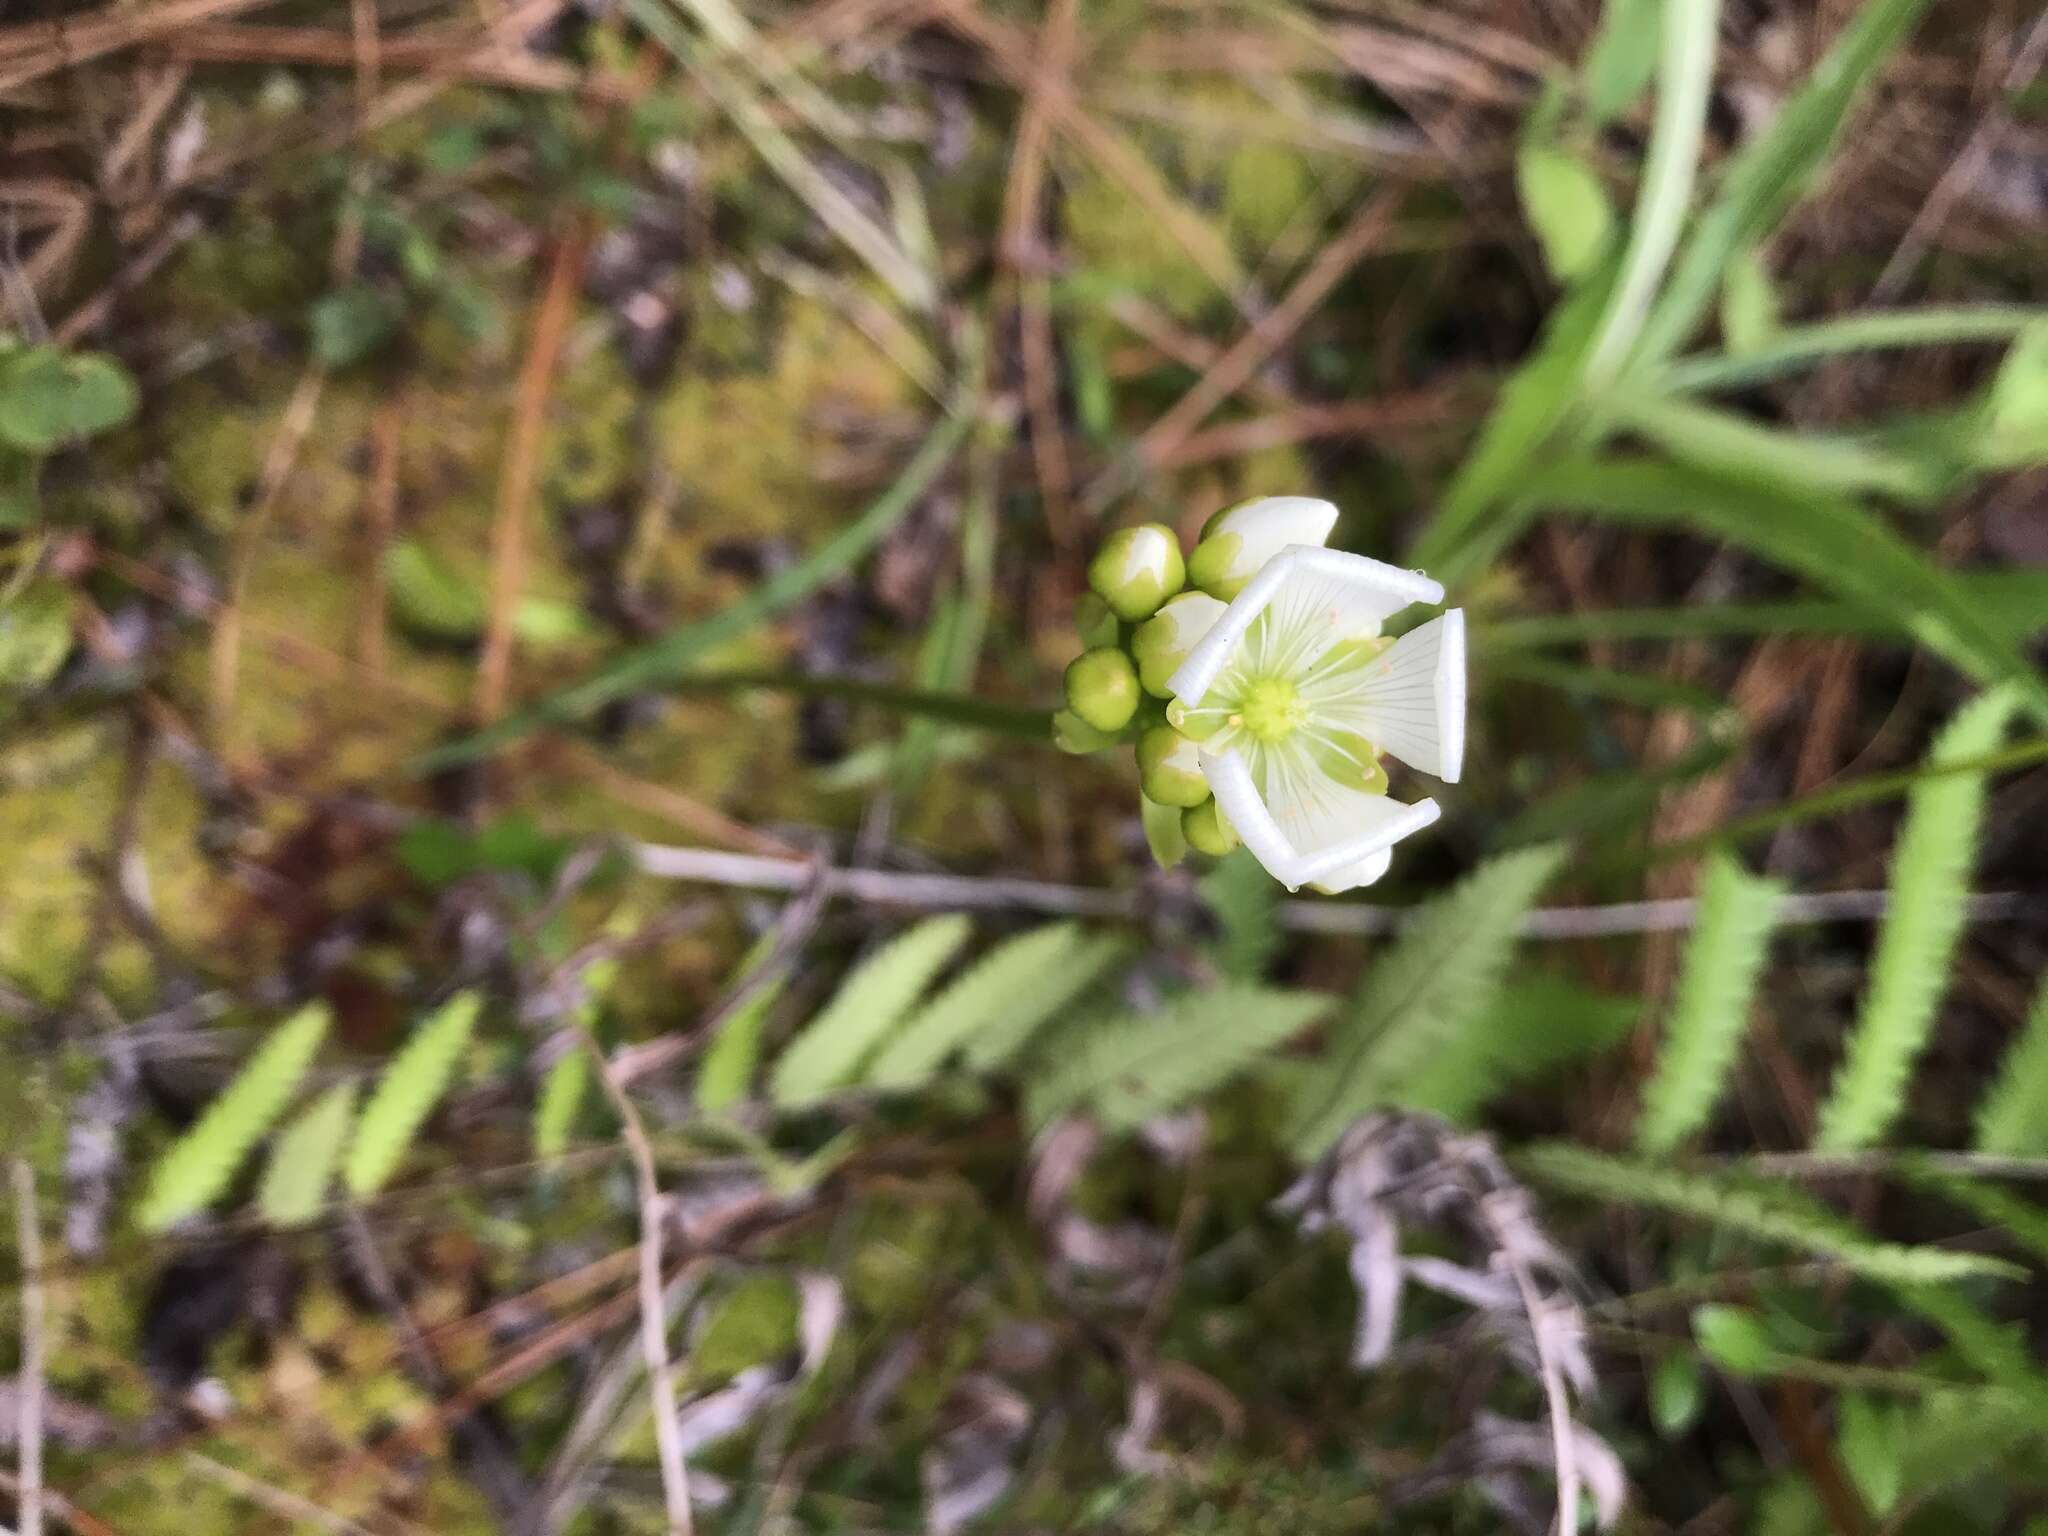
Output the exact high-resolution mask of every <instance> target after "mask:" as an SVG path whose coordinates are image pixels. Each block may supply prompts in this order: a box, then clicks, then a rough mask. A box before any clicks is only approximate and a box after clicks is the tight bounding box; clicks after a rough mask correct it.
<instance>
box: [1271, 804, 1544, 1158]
mask: <svg viewBox="0 0 2048 1536" xmlns="http://www.w3.org/2000/svg"><path fill="white" fill-rule="evenodd" d="M1563 858H1564V850H1563V848H1562V847H1559V846H1557V845H1554V844H1553V845H1546V846H1543V847H1538V848H1524V849H1519V850H1517V851H1516V852H1514V853H1510V854H1505V855H1503V856H1502V857H1500V858H1497V859H1493V860H1491V861H1490V862H1488V863H1486V864H1482V865H1481V866H1480V867H1479V868H1478V869H1476V870H1474V871H1473V872H1472V873H1471V874H1469V875H1467V876H1466V877H1465V878H1464V879H1463V880H1461V881H1459V882H1458V884H1457V885H1456V886H1455V887H1453V888H1452V889H1451V890H1450V891H1449V892H1447V893H1446V894H1444V895H1442V896H1440V897H1438V898H1437V899H1436V900H1434V901H1432V902H1431V903H1430V904H1429V905H1428V906H1427V907H1426V908H1424V909H1423V911H1422V914H1421V916H1420V917H1419V918H1418V919H1417V921H1416V922H1415V924H1414V925H1413V926H1412V927H1410V928H1409V929H1408V930H1407V931H1406V932H1404V933H1403V934H1402V935H1401V937H1400V938H1398V939H1397V940H1395V941H1394V944H1393V947H1392V948H1391V949H1390V950H1388V951H1387V952H1386V953H1384V954H1383V955H1381V956H1380V957H1379V958H1378V959H1376V960H1375V961H1374V962H1373V965H1372V968H1371V969H1370V970H1368V971H1367V972H1366V976H1365V982H1364V985H1363V986H1362V987H1361V988H1360V989H1359V993H1358V1002H1357V1004H1356V1005H1355V1006H1354V1007H1353V1008H1352V1010H1351V1012H1350V1014H1349V1015H1348V1016H1347V1017H1345V1018H1344V1019H1342V1020H1340V1021H1339V1023H1338V1025H1337V1027H1336V1028H1335V1029H1334V1030H1333V1031H1332V1033H1331V1039H1330V1044H1329V1047H1328V1049H1327V1050H1326V1052H1325V1056H1324V1059H1325V1061H1326V1063H1327V1064H1328V1070H1327V1071H1326V1072H1324V1073H1323V1074H1321V1075H1320V1076H1319V1077H1317V1078H1316V1079H1314V1080H1312V1081H1311V1082H1310V1084H1309V1089H1308V1092H1307V1094H1306V1096H1305V1097H1304V1098H1302V1099H1299V1100H1297V1101H1296V1103H1295V1106H1294V1117H1293V1129H1292V1130H1291V1132H1290V1134H1289V1140H1290V1142H1291V1143H1292V1145H1293V1147H1294V1150H1295V1152H1296V1153H1297V1154H1298V1155H1300V1156H1301V1157H1303V1158H1312V1157H1315V1156H1316V1155H1318V1154H1319V1153H1320V1152H1322V1150H1323V1149H1324V1148H1325V1147H1327V1146H1329V1144H1330V1143H1331V1142H1333V1141H1335V1140H1336V1139H1337V1137H1338V1136H1340V1135H1342V1134H1343V1131H1344V1127H1345V1126H1347V1125H1349V1124H1350V1123H1351V1122H1352V1121H1353V1120H1354V1119H1356V1118H1357V1117H1358V1116H1359V1115H1361V1114H1363V1113H1365V1111H1366V1110H1368V1109H1370V1108H1372V1106H1373V1105H1375V1104H1378V1103H1384V1102H1387V1101H1389V1100H1390V1099H1391V1098H1392V1097H1393V1096H1394V1095H1395V1094H1396V1093H1397V1092H1398V1090H1399V1088H1400V1086H1401V1084H1403V1083H1404V1082H1408V1081H1411V1080H1412V1079H1413V1078H1414V1077H1415V1075H1416V1074H1417V1073H1418V1072H1420V1071H1421V1070H1422V1069H1423V1068H1424V1067H1425V1066H1426V1065H1427V1064H1428V1063H1429V1061H1430V1059H1431V1057H1432V1056H1436V1055H1437V1054H1438V1053H1440V1052H1443V1051H1445V1050H1446V1049H1448V1048H1449V1043H1450V1042H1451V1041H1453V1040H1454V1039H1456V1038H1457V1036H1458V1035H1459V1034H1460V1033H1461V1032H1463V1031H1466V1030H1469V1029H1472V1028H1475V1027H1477V1026H1478V1025H1479V1023H1480V1022H1481V1021H1482V1019H1483V1017H1484V1015H1485V1013H1486V1010H1487V1007H1488V1005H1489V1004H1490V1003H1491V1002H1492V1001H1493V999H1494V997H1495V995H1496V994H1497V993H1498V992H1499V990H1500V979H1501V974H1502V972H1503V971H1504V970H1505V969H1506V968H1507V963H1508V956H1509V955H1510V954H1511V953H1512V952H1513V950H1514V947H1515V935H1516V933H1517V931H1518V930H1519V929H1520V927H1521V923H1522V918H1523V916H1524V915H1525V914H1526V913H1527V912H1528V910H1529V908H1530V907H1531V906H1532V905H1534V904H1535V901H1536V896H1537V893H1538V892H1540V891H1541V890H1542V889H1543V886H1544V884H1545V882H1547V881H1548V880H1549V879H1550V877H1551V875H1552V874H1553V873H1555V872H1556V870H1557V867H1558V864H1559V863H1560V862H1561V861H1562V860H1563Z"/></svg>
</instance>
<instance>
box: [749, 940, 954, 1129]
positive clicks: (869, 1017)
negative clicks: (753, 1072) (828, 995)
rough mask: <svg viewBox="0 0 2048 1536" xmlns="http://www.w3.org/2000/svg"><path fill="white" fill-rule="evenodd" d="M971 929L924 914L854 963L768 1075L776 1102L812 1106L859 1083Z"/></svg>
mask: <svg viewBox="0 0 2048 1536" xmlns="http://www.w3.org/2000/svg"><path fill="white" fill-rule="evenodd" d="M972 932H973V929H972V928H971V927H970V926H969V924H968V921H967V919H966V918H964V917H961V916H959V915H958V914H954V915H952V916H948V917H933V918H927V919H925V920H924V921H923V922H921V923H919V924H918V925H917V926H916V927H914V928H912V929H910V930H909V931H908V932H907V933H903V934H899V935H898V936H897V937H896V938H894V939H891V940H890V941H889V942H888V943H887V944H884V945H883V946H882V947H881V948H880V949H879V950H877V951H876V952H875V953H874V954H872V955H870V956H869V957H868V958H867V959H866V960H864V961H862V962H861V963H860V964H859V965H858V966H856V967H855V968H854V971H853V974H852V975H851V976H849V977H847V979H846V983H845V985H843V986H842V987H841V988H840V989H839V992H838V994H837V995H836V996H835V997H834V998H833V999H832V1001H831V1002H830V1003H828V1004H826V1006H825V1011H824V1012H823V1013H821V1014H819V1015H818V1016H817V1017H816V1018H815V1019H813V1020H812V1021H811V1022H810V1023H809V1024H808V1025H806V1026H805V1027H804V1029H803V1030H802V1031H801V1032H800V1033H799V1034H798V1035H797V1037H796V1039H795V1040H793V1041H791V1042H790V1044H789V1047H788V1049H787V1050H785V1051H784V1052H783V1053H782V1058H781V1060H779V1061H777V1062H776V1063H775V1070H774V1071H773V1072H772V1073H770V1074H769V1079H768V1087H769V1093H770V1095H771V1096H772V1097H773V1099H774V1100H775V1102H776V1103H777V1104H785V1105H787V1104H807V1103H810V1102H811V1101H813V1100H815V1099H820V1098H823V1097H824V1096H825V1095H826V1094H828V1093H831V1092H832V1091H833V1090H834V1089H836V1088H844V1087H846V1086H848V1085H849V1084H851V1083H854V1082H857V1081H859V1078H860V1073H861V1069H862V1067H863V1066H865V1065H866V1063H867V1060H868V1058H869V1057H870V1056H872V1055H873V1054H874V1052H875V1050H876V1048H877V1047H879V1046H880V1045H881V1043H882V1041H883V1040H884V1039H885V1038H887V1036H888V1035H889V1033H890V1032H891V1031H892V1030H893V1029H895V1027H896V1026H897V1024H898V1023H899V1022H900V1021H901V1020H902V1018H903V1016H904V1015H905V1014H907V1013H908V1012H909V1011H910V1009H911V1006H912V1005H913V1004H915V1003H916V1002H917V1000H918V999H919V998H920V997H922V996H923V995H924V991H925V988H926V987H928V986H930V985H931V982H932V978H933V977H935V976H937V975H938V973H939V971H940V970H941V969H942V968H943V967H944V966H945V964H946V962H947V961H949V960H951V959H952V958H953V956H954V955H955V954H957V953H958V952H959V950H960V947H961V946H962V945H963V944H965V943H966V942H967V940H968V937H969V935H970V934H971V933H972Z"/></svg>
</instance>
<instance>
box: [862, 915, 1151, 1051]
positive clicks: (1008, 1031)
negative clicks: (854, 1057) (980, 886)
mask: <svg viewBox="0 0 2048 1536" xmlns="http://www.w3.org/2000/svg"><path fill="white" fill-rule="evenodd" d="M1122 952H1123V946H1122V945H1121V944H1119V943H1117V942H1116V941H1115V940H1113V939H1091V938H1089V937H1088V935H1087V934H1086V933H1085V932H1084V931H1083V930H1082V929H1081V928H1079V927H1077V926H1076V925H1074V924H1073V923H1053V924H1049V925H1048V926H1046V927H1044V928H1039V929H1036V930H1034V931H1032V932H1030V933H1026V934H1020V935H1018V936H1017V937H1016V938H1014V939H1011V940H1009V941H1008V942H1007V943H1004V944H999V945H997V946H996V947H995V948H994V949H992V950H990V951H989V953H988V954H987V956H985V957H984V958H983V959H982V960H981V962H980V963H979V964H977V965H976V966H974V967H973V968H972V969H971V970H969V971H967V972H966V973H965V974H964V975H962V976H960V977H959V978H958V979H957V980H955V981H954V982H953V983H952V985H951V986H949V987H947V988H946V989H945V990H944V991H942V992H940V993H939V995H938V996H936V997H934V998H933V999H932V1000H931V1001H930V1002H928V1003H926V1004H925V1005H924V1006H923V1007H922V1008H920V1009H918V1011H917V1012H916V1013H915V1014H914V1015H912V1016H911V1018H910V1019H909V1020H907V1021H906V1022H905V1023H904V1025H903V1027H902V1028H901V1029H900V1030H898V1031H897V1032H896V1034H895V1036H894V1037H893V1038H892V1039H891V1040H890V1041H889V1043H888V1044H887V1045H886V1046H885V1047H883V1049H882V1053H881V1054H880V1055H879V1056H877V1057H876V1058H875V1061H874V1065H873V1066H872V1067H870V1068H869V1069H868V1071H867V1073H866V1075H865V1080H866V1081H868V1082H870V1083H873V1084H875V1085H876V1086H877V1087H882V1088H907V1087H910V1086H912V1085H913V1084H916V1083H921V1082H923V1081H925V1080H926V1079H927V1078H929V1077H930V1076H931V1075H932V1073H933V1071H935V1070H936V1069H937V1067H938V1066H939V1064H940V1063H941V1062H943V1061H944V1060H945V1059H946V1058H947V1057H948V1056H950V1055H951V1054H952V1053H953V1052H954V1051H956V1050H962V1049H964V1050H966V1052H967V1054H968V1057H969V1059H970V1061H972V1062H973V1064H974V1065H975V1067H976V1068H977V1069H978V1070H986V1069H987V1068H988V1067H990V1066H993V1065H996V1064H998V1063H1000V1062H1002V1061H1005V1060H1007V1059H1008V1058H1009V1057H1010V1056H1011V1055H1012V1054H1014V1053H1015V1052H1016V1051H1017V1050H1018V1049H1019V1048H1020V1047H1022V1046H1023V1044H1024V1042H1025V1041H1027V1040H1029V1039H1030V1038H1031V1035H1032V1034H1033V1032H1034V1031H1036V1030H1037V1029H1038V1027H1039V1026H1040V1025H1041V1024H1043V1023H1045V1022H1046V1020H1048V1019H1050V1018H1052V1017H1053V1016H1054V1015H1055V1014H1057V1013H1059V1012H1060V1011H1061V1010H1062V1009H1064V1008H1066V1007H1067V1005H1068V1004H1070V1003H1071V1002H1073V1001H1074V999H1075V998H1077V997H1079V996H1080V995H1081V994H1082V993H1084V992H1086V991H1087V990H1088V989H1089V988H1090V987H1092V986H1094V985H1095V983H1096V981H1097V980H1098V979H1099V978H1100V977H1101V975H1102V973H1103V972H1104V971H1105V970H1107V969H1108V968H1109V965H1110V963H1111V962H1112V961H1113V960H1115V959H1116V958H1117V956H1118V955H1120V954H1121V953H1122Z"/></svg>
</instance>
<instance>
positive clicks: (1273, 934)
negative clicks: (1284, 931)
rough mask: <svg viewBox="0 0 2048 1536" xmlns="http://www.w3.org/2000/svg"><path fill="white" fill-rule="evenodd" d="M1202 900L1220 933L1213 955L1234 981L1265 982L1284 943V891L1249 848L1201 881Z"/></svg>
mask: <svg viewBox="0 0 2048 1536" xmlns="http://www.w3.org/2000/svg"><path fill="white" fill-rule="evenodd" d="M1201 892H1202V899H1203V900H1204V901H1206V902H1208V903H1209V910H1210V911H1212V912H1214V913H1215V914H1216V926H1217V928H1218V930H1219V932H1218V935H1217V938H1216V942H1215V943H1214V944H1213V945H1212V946H1211V953H1212V954H1214V956H1215V957H1216V966H1217V969H1219V970H1220V971H1222V972H1223V974H1224V975H1225V976H1227V977H1229V978H1230V979H1231V980H1232V981H1254V982H1255V981H1264V980H1265V979H1266V972H1267V970H1268V969H1269V968H1270V966H1271V965H1272V962H1273V954H1274V951H1275V950H1276V949H1278V947H1279V944H1280V927H1279V923H1278V921H1277V910H1278V907H1279V904H1280V887H1279V885H1278V884H1277V883H1276V882H1275V881H1274V879H1273V877H1272V876H1271V875H1269V874H1267V873H1266V872H1265V870H1263V869H1261V868H1260V867H1259V861H1258V860H1257V859H1255V858H1253V857H1252V855H1251V851H1250V850H1249V849H1245V848H1240V849H1238V850H1237V851H1236V852H1234V853H1231V854H1230V855H1228V856H1227V857H1225V858H1222V859H1219V860H1217V862H1216V867H1215V868H1214V869H1212V870H1210V871H1209V873H1208V874H1206V875H1204V876H1203V877H1202V880H1201Z"/></svg>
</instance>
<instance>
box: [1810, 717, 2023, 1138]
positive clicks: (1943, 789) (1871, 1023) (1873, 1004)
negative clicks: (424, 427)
mask: <svg viewBox="0 0 2048 1536" xmlns="http://www.w3.org/2000/svg"><path fill="white" fill-rule="evenodd" d="M2013 703H2014V699H2013V695H2012V693H2011V692H2010V691H2008V690H2004V689H2000V690H1997V691H1995V692H1992V693H1987V694H1981V695H1979V696H1978V697H1977V698H1975V699H1972V700H1971V701H1970V702H1969V703H1968V704H1966V705H1964V706H1963V707H1962V709H1960V710H1958V711H1957V712H1956V716H1955V718H1954V719H1953V720H1951V721H1950V722H1949V724H1948V725H1947V727H1946V728H1944V729H1943V731H1942V732H1941V734H1940V736H1938V737H1937V738H1936V739H1935V742H1934V747H1933V750H1932V751H1931V752H1930V753H1929V754H1928V760H1929V762H1930V763H1933V764H1935V765H1937V766H1938V765H1943V764H1948V763H1955V762H1966V761H1969V760H1971V759H1973V758H1977V757H1981V756H1983V755H1984V754H1985V753H1987V752H1990V751H1992V750H1994V749H1995V748H1996V747H1997V746H1998V744H1999V743H2000V742H2001V741H2002V740H2003V739H2004V737H2005V732H2006V727H2007V725H2008V724H2009V722H2010V721H2011V719H2012V714H2013ZM1984 794H1985V781H1984V778H1983V776H1981V775H1978V774H1957V775H1953V776H1950V777H1947V778H1940V779H1933V780H1930V781H1929V782H1927V783H1925V784H1922V785H1920V786H1919V787H1918V788H1916V789H1915V790H1914V791H1913V792H1912V793H1911V794H1910V795H1909V796H1908V797H1907V799H1906V820H1905V824H1904V825H1903V826H1902V827H1901V828H1900V830H1899V837H1898V842H1897V844H1896V846H1895V847H1894V849H1893V851H1892V870H1891V881H1890V895H1891V904H1890V908H1889V910H1888V911H1887V912H1886V914H1885V920H1884V926H1883V927H1881V928H1880V929H1879V930H1878V935H1877V950H1876V953H1875V954H1874V955H1873V956H1872V957H1871V961H1870V989H1869V991H1868V992H1867V993H1866V994H1865V996H1864V1000H1863V1008H1862V1011H1861V1012H1860V1013H1859V1015H1858V1016H1857V1020H1856V1026H1855V1029H1854V1030H1853V1032H1852V1033H1851V1034H1850V1036H1849V1044H1848V1049H1847V1053H1846V1054H1845V1055H1844V1057H1843V1060H1842V1065H1841V1068H1840V1069H1839V1070H1838V1071H1837V1072H1836V1074H1835V1079H1834V1084H1833V1086H1832V1087H1831V1088H1830V1090H1829V1093H1828V1098H1827V1102H1826V1103H1824V1104H1823V1105H1822V1106H1821V1111H1820V1126H1819V1130H1818V1132H1817V1133H1816V1135H1815V1138H1814V1145H1815V1146H1816V1147H1818V1148H1819V1149H1820V1150H1822V1151H1826V1152H1848V1151H1853V1150H1855V1149H1856V1148H1858V1147H1866V1146H1869V1145H1870V1144H1871V1143H1872V1142H1875V1141H1877V1140H1879V1139H1880V1138H1882V1137H1883V1135H1884V1134H1885V1132H1886V1131H1887V1130H1889V1129H1890V1127H1891V1124H1892V1122H1893V1120H1895V1119H1896V1118H1897V1117H1898V1114H1899V1111H1900V1110H1901V1109H1903V1108H1904V1107H1905V1102H1906V1090H1907V1087H1908V1084H1909V1081H1910V1078H1911V1074H1912V1069H1913V1064H1914V1063H1915V1062H1916V1061H1917V1060H1918V1059H1919V1056H1920V1052H1921V1050H1922V1049H1923V1048H1924V1047H1925V1046H1926V1043H1927V1039H1928V1036H1929V1035H1930V1034H1931V1033H1932V1031H1933V1028H1934V1020H1935V1015H1936V1010H1937V1009H1938V1008H1939V1006H1940V1003H1941V997H1942V993H1943V992H1945V991H1946V990H1947V988H1948V977H1949V969H1950V965H1951V962H1952V961H1953V959H1954V956H1955V948H1956V943H1957V941H1958V940H1959V939H1960V938H1961V937H1962V931H1963V913H1964V911H1965V909H1966V908H1967V906H1968V902H1969V895H1970V875H1971V871H1972V869H1973V868H1974V867H1975V864H1976V858H1977V833H1978V826H1979V823H1980V822H1981V821H1982V819H1983V814H1984Z"/></svg>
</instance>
